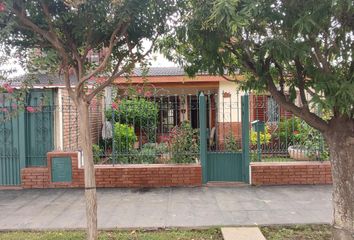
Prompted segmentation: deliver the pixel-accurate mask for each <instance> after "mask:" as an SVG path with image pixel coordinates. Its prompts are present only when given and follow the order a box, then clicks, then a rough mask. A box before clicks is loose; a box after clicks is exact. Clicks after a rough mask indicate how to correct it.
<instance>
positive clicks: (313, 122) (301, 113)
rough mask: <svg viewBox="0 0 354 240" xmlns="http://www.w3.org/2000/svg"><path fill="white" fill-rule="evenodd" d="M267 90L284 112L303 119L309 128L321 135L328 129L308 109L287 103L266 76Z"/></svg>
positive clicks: (323, 122) (269, 77) (322, 121)
mask: <svg viewBox="0 0 354 240" xmlns="http://www.w3.org/2000/svg"><path fill="white" fill-rule="evenodd" d="M267 83H268V90H269V92H270V93H271V94H272V96H273V97H274V99H275V100H276V101H277V102H278V103H279V104H280V105H281V106H283V107H284V108H285V110H287V111H290V112H292V113H294V114H295V115H296V116H298V117H300V118H302V119H304V120H305V121H306V122H307V123H308V124H309V125H310V126H312V127H314V128H316V129H318V130H319V131H321V132H322V133H324V132H326V131H327V130H328V129H329V125H328V123H327V122H326V121H324V120H323V119H322V118H320V117H319V116H317V115H316V114H314V113H312V112H310V111H308V109H305V108H300V107H298V106H296V105H295V104H294V103H292V102H289V101H288V100H287V99H286V97H285V95H284V94H282V93H281V92H279V91H278V90H277V88H276V86H275V83H274V81H273V79H272V77H271V76H270V75H269V74H268V76H267Z"/></svg>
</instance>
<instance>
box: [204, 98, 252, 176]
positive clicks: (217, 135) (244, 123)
mask: <svg viewBox="0 0 354 240" xmlns="http://www.w3.org/2000/svg"><path fill="white" fill-rule="evenodd" d="M223 96H226V97H223ZM223 96H222V97H221V98H220V97H219V98H215V99H219V100H218V101H217V100H215V102H214V103H213V102H211V99H212V98H210V97H209V96H205V95H204V94H203V93H201V94H200V96H199V127H200V159H201V164H202V177H203V183H208V182H245V183H249V161H250V160H249V100H248V95H244V96H238V95H237V96H236V97H234V98H232V97H231V96H229V95H227V94H223ZM239 100H241V101H239ZM213 106H214V108H215V109H213ZM211 119H215V120H211ZM207 126H208V127H207Z"/></svg>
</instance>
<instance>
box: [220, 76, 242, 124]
mask: <svg viewBox="0 0 354 240" xmlns="http://www.w3.org/2000/svg"><path fill="white" fill-rule="evenodd" d="M225 93H226V94H228V93H229V94H230V95H231V96H230V97H224V95H225ZM243 94H244V92H242V91H239V90H238V87H237V84H236V83H234V82H229V81H226V80H225V81H220V83H219V93H218V99H217V101H218V113H217V114H218V122H241V96H242V95H243Z"/></svg>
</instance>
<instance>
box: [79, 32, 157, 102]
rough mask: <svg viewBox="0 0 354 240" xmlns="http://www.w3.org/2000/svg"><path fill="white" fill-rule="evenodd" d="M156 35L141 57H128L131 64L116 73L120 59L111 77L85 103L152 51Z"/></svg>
mask: <svg viewBox="0 0 354 240" xmlns="http://www.w3.org/2000/svg"><path fill="white" fill-rule="evenodd" d="M157 37H158V35H156V37H155V38H154V40H153V41H152V43H151V46H150V48H149V49H148V50H147V51H146V52H145V53H144V54H142V55H139V56H137V57H135V56H130V57H131V58H132V59H131V62H130V63H128V64H126V66H124V67H122V69H121V70H120V71H119V72H117V71H118V68H119V66H120V64H121V62H122V61H123V57H122V58H121V59H119V61H118V63H117V64H116V66H115V69H114V71H113V73H112V74H111V76H110V77H109V78H108V79H107V80H106V81H105V82H104V83H102V84H101V85H100V86H98V87H97V88H96V89H95V90H93V91H92V92H91V93H90V94H89V95H88V96H87V98H86V99H87V101H88V102H90V101H91V100H92V99H93V98H94V97H95V96H96V95H97V94H98V93H99V92H101V91H102V90H103V89H105V88H106V87H107V86H109V85H110V84H112V82H113V81H114V79H116V78H117V77H119V76H121V75H122V74H123V73H126V72H128V71H129V70H130V69H131V68H132V67H134V65H135V63H137V62H138V61H141V60H142V59H143V58H145V57H146V56H147V55H148V54H149V53H150V52H151V51H152V49H153V47H154V44H155V42H156V39H157Z"/></svg>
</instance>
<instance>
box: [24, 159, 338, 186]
mask: <svg viewBox="0 0 354 240" xmlns="http://www.w3.org/2000/svg"><path fill="white" fill-rule="evenodd" d="M67 156H69V157H71V161H72V181H71V182H59V183H58V182H52V181H51V179H52V177H51V171H50V169H51V159H52V158H53V157H67ZM78 165H79V164H78V154H77V153H76V152H50V153H48V166H47V167H30V168H24V169H22V170H21V179H22V187H23V188H78V187H84V170H83V169H82V168H81V167H79V166H78ZM250 168H251V171H250V172H251V181H252V182H251V183H252V185H286V184H331V183H332V175H331V165H330V163H329V162H284V163H251V166H250ZM95 169H96V183H97V187H175V186H201V185H202V168H201V166H200V165H199V164H152V165H144V164H135V165H115V166H112V165H99V166H96V167H95Z"/></svg>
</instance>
